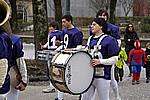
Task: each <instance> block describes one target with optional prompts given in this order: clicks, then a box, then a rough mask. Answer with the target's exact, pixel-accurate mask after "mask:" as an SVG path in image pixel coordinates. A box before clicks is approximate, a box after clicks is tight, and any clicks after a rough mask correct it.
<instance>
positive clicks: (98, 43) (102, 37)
mask: <svg viewBox="0 0 150 100" xmlns="http://www.w3.org/2000/svg"><path fill="white" fill-rule="evenodd" d="M106 36H108V35H106V34H103V35H102V36H101V37H100V38H99V40H98V42H97V46H99V45H100V44H101V41H102V40H103V39H104V38H105V37H106Z"/></svg>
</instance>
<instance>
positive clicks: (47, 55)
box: [37, 50, 57, 60]
mask: <svg viewBox="0 0 150 100" xmlns="http://www.w3.org/2000/svg"><path fill="white" fill-rule="evenodd" d="M56 53H57V51H54V50H42V51H37V59H39V60H50V59H52V57H53V56H54V55H55V54H56Z"/></svg>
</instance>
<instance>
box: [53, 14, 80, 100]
mask: <svg viewBox="0 0 150 100" xmlns="http://www.w3.org/2000/svg"><path fill="white" fill-rule="evenodd" d="M62 26H63V27H64V29H63V44H62V46H60V48H59V49H71V50H72V49H76V50H77V49H80V48H82V39H83V33H82V32H81V31H80V30H79V29H78V28H76V27H75V26H74V25H73V18H72V16H71V15H64V16H63V17H62ZM55 100H63V93H62V92H60V91H58V96H57V98H55Z"/></svg>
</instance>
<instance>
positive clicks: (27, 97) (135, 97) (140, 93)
mask: <svg viewBox="0 0 150 100" xmlns="http://www.w3.org/2000/svg"><path fill="white" fill-rule="evenodd" d="M24 50H25V58H27V59H34V56H35V54H34V45H33V44H24ZM124 69H125V70H124V71H125V76H124V80H123V81H122V82H120V83H119V91H120V95H121V97H122V100H150V83H148V84H147V83H145V69H142V73H141V79H140V84H139V85H131V78H130V77H127V74H128V69H127V67H126V66H125V67H124ZM46 83H47V82H38V84H35V85H33V84H32V85H29V86H28V87H27V89H26V90H25V91H24V92H21V93H20V96H19V100H54V98H55V97H56V95H57V93H42V89H43V88H46ZM64 99H65V100H78V96H73V95H69V94H65V97H64ZM95 100H99V99H98V97H97V95H96V98H95ZM110 100H115V98H114V94H113V92H112V89H110Z"/></svg>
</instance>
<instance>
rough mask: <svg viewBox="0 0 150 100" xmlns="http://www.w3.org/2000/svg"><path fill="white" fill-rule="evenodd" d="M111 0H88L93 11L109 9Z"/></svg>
mask: <svg viewBox="0 0 150 100" xmlns="http://www.w3.org/2000/svg"><path fill="white" fill-rule="evenodd" d="M110 1H111V0H89V2H90V8H92V9H93V10H94V11H95V12H97V10H99V9H106V10H108V9H109V5H110Z"/></svg>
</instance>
